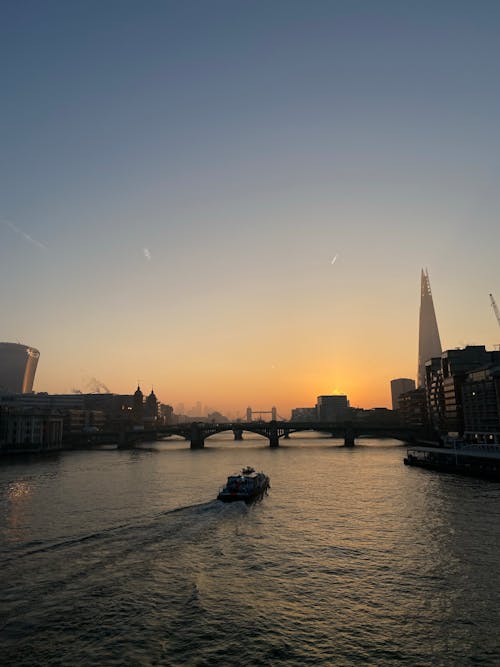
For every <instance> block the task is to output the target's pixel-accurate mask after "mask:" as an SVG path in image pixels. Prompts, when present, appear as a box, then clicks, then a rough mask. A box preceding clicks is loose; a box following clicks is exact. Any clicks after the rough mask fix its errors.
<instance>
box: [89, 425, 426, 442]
mask: <svg viewBox="0 0 500 667" xmlns="http://www.w3.org/2000/svg"><path fill="white" fill-rule="evenodd" d="M227 431H232V432H233V434H234V439H235V441H241V440H243V433H244V432H245V431H247V432H249V433H254V434H256V435H261V436H263V437H264V438H267V439H268V440H269V446H270V447H273V448H276V447H279V444H280V440H281V439H288V438H289V436H290V435H291V434H292V433H300V432H304V431H316V432H319V433H327V434H329V435H330V436H331V437H332V438H340V439H343V440H344V445H345V446H346V447H353V446H354V445H355V442H356V438H360V437H362V436H364V437H376V438H394V439H396V440H401V441H402V442H410V443H411V442H415V440H416V438H417V437H419V436H423V435H424V434H422V432H421V429H419V428H416V427H412V426H403V425H401V426H398V425H388V424H383V423H379V424H377V423H370V424H369V425H368V424H362V423H357V422H295V421H276V420H273V421H270V422H255V421H253V422H227V423H221V424H213V423H208V422H192V423H185V424H175V425H171V426H156V427H155V428H154V429H147V430H144V431H123V432H121V433H96V434H94V435H93V436H92V437H91V438H89V443H90V444H93V443H95V444H97V443H102V442H103V441H106V442H108V443H109V442H112V441H113V442H117V443H118V446H119V447H123V448H126V447H131V446H133V445H134V444H135V443H136V442H144V441H153V440H162V439H164V438H168V437H170V436H173V435H177V436H181V437H183V438H185V439H186V440H189V442H190V446H191V449H203V448H204V447H205V441H206V440H207V438H210V436H212V435H215V434H217V433H224V432H227Z"/></svg>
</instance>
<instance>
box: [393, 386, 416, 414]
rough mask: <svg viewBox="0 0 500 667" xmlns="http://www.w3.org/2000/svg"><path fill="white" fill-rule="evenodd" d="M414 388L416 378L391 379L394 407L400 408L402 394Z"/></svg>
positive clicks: (395, 408) (394, 408)
mask: <svg viewBox="0 0 500 667" xmlns="http://www.w3.org/2000/svg"><path fill="white" fill-rule="evenodd" d="M414 389H415V380H410V378H397V379H395V380H391V399H392V409H393V410H397V409H398V399H399V397H400V396H401V394H405V393H406V392H407V391H413V390H414Z"/></svg>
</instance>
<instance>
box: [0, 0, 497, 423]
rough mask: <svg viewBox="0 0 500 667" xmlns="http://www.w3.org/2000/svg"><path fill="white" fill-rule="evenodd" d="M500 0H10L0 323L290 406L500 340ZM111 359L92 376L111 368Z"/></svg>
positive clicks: (115, 361) (81, 373) (373, 394)
mask: <svg viewBox="0 0 500 667" xmlns="http://www.w3.org/2000/svg"><path fill="white" fill-rule="evenodd" d="M499 34H500V3H498V2H493V1H492V2H489V1H482V0H479V1H477V2H469V1H467V2H462V1H460V0H453V1H449V2H448V1H439V0H432V1H431V0H429V1H426V0H421V1H420V2H402V1H401V0H395V1H394V2H385V1H382V0H380V1H376V0H372V1H357V0H346V1H345V2H342V1H335V0H331V1H328V2H326V1H325V2H324V1H320V0H317V1H314V0H313V1H310V0H304V1H302V2H296V1H293V0H287V1H281V0H266V1H262V2H260V1H256V2H247V1H243V0H232V1H231V2H227V1H225V0H220V1H219V0H204V1H201V0H200V1H198V2H191V1H189V0H180V1H178V2H173V1H168V0H163V1H161V2H160V1H153V0H147V1H145V2H138V1H134V2H131V1H128V0H116V1H114V0H106V1H105V2H103V1H102V0H99V1H96V2H93V1H89V0H86V1H85V2H83V1H81V2H76V1H72V0H65V1H59V2H56V1H54V2H52V1H48V0H47V1H43V0H42V1H40V0H36V1H22V2H17V1H14V0H6V1H4V2H3V3H2V18H1V21H0V59H1V62H2V67H1V70H0V77H1V93H2V96H1V98H2V102H1V114H0V128H1V129H0V132H1V135H0V137H1V138H0V221H1V222H0V280H1V284H2V289H1V302H0V307H1V327H0V340H2V341H11V342H16V341H19V342H22V343H26V344H29V345H32V346H34V347H36V348H38V349H39V350H40V352H41V356H40V362H39V365H38V372H37V377H36V380H35V389H36V390H37V391H49V392H68V391H71V390H72V389H75V388H76V389H81V390H86V389H88V388H89V386H90V384H91V378H97V379H98V380H99V381H101V382H103V383H105V384H106V386H107V387H109V388H110V390H111V391H113V392H120V393H122V392H123V393H131V392H132V391H134V389H135V386H136V383H137V381H138V380H139V381H140V383H141V386H142V387H143V389H144V390H145V391H149V390H150V389H151V386H154V389H155V392H156V393H157V395H158V397H159V399H160V400H162V401H163V402H166V403H171V404H173V405H176V404H177V403H179V402H183V403H184V404H185V405H186V407H189V406H190V405H192V404H193V403H195V402H196V401H198V400H199V401H201V402H202V403H203V404H208V405H210V406H213V407H214V408H217V409H219V410H221V411H240V412H241V414H243V413H244V410H245V409H246V406H247V405H251V406H252V407H254V408H255V409H257V408H260V409H270V407H271V406H272V405H276V406H277V408H278V412H279V413H280V414H281V415H283V416H288V414H289V411H290V409H291V408H293V407H296V406H308V405H314V403H315V399H316V396H317V395H319V394H329V393H347V394H348V396H349V399H350V401H351V404H352V405H356V406H361V407H366V408H369V407H373V406H382V405H389V404H390V400H389V399H390V387H389V381H390V380H391V378H395V377H415V375H416V369H417V343H418V341H417V336H418V330H417V327H418V307H419V298H420V295H419V289H420V270H421V268H422V267H427V268H428V270H429V275H430V280H431V286H432V290H433V296H434V304H435V308H436V315H437V319H438V324H439V328H440V333H441V341H442V344H443V348H444V349H447V348H452V347H458V346H463V345H466V344H472V343H475V344H485V345H487V346H488V347H489V348H492V347H493V345H494V344H496V343H498V342H499V341H500V329H499V327H498V325H497V323H496V320H495V317H494V314H493V311H492V309H491V306H490V302H489V296H488V294H489V293H490V292H492V293H493V294H494V295H495V296H496V298H497V301H499V302H500V262H499V253H500V187H499V177H500V133H499V119H500V87H499V85H498V82H499V81H500V40H499V38H498V35H499ZM89 383H90V384H89Z"/></svg>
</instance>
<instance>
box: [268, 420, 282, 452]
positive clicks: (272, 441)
mask: <svg viewBox="0 0 500 667" xmlns="http://www.w3.org/2000/svg"><path fill="white" fill-rule="evenodd" d="M267 437H268V438H269V447H279V446H280V439H279V435H278V427H277V425H276V422H274V423H273V422H271V423H270V427H269V429H268V430H267Z"/></svg>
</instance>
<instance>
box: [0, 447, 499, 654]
mask: <svg viewBox="0 0 500 667" xmlns="http://www.w3.org/2000/svg"><path fill="white" fill-rule="evenodd" d="M245 437H246V439H245V440H244V441H243V442H241V443H235V442H233V441H231V440H230V439H229V436H228V434H224V435H222V434H221V435H220V436H218V437H216V436H214V437H212V438H210V439H209V440H207V443H206V444H207V447H206V449H205V450H202V451H190V450H189V449H188V448H187V446H186V443H185V442H184V441H173V442H164V443H153V444H151V445H144V447H143V448H141V449H135V450H128V451H118V450H115V449H101V450H99V451H95V450H94V451H76V452H65V453H61V454H57V455H54V456H52V457H50V458H40V459H36V460H33V459H29V460H25V459H17V460H9V461H2V463H1V467H0V504H1V510H0V511H1V514H0V560H1V563H0V572H1V575H0V576H1V578H2V582H1V586H0V595H1V605H0V606H1V619H0V640H1V645H2V658H1V659H2V664H4V665H27V666H30V667H32V666H34V665H71V666H72V667H78V666H80V665H100V666H108V665H138V666H139V665H172V666H177V665H192V666H205V665H206V666H208V665H217V666H219V665H231V666H233V665H248V666H253V665H286V666H299V665H300V666H302V665H364V664H367V665H405V664H406V665H433V666H434V665H499V664H500V639H499V636H498V628H499V627H500V583H499V582H500V577H499V575H500V567H499V565H500V537H499V526H500V485H499V484H495V483H493V482H488V481H484V480H475V479H470V478H461V477H457V476H454V475H442V474H438V473H432V472H428V471H424V470H419V469H415V468H408V467H406V466H404V465H403V456H404V453H405V450H404V448H402V447H401V446H398V445H399V443H398V442H396V441H391V440H361V441H359V443H358V445H357V446H356V447H355V448H354V449H346V448H344V447H341V446H339V445H341V443H340V442H339V441H336V440H332V439H329V438H322V437H317V436H314V435H312V434H311V435H310V436H309V437H306V436H304V435H302V436H301V437H296V438H295V439H290V440H289V441H284V443H283V444H284V446H281V447H280V448H279V449H276V450H272V449H270V448H269V447H268V446H267V441H265V440H263V439H259V438H258V437H257V436H250V435H246V436H245ZM285 443H286V444H285ZM245 465H253V466H254V467H255V468H256V469H258V470H263V471H265V472H266V473H267V474H268V475H269V476H270V478H271V487H272V488H271V490H270V492H269V495H268V496H267V497H266V498H264V499H263V501H262V502H259V503H256V504H254V505H252V506H247V505H245V504H243V503H234V504H223V503H220V502H218V501H216V500H214V498H215V496H216V493H217V491H218V487H219V486H220V485H221V484H222V483H223V482H224V481H225V479H226V477H227V475H228V474H229V473H231V472H233V471H236V470H238V469H240V468H241V467H243V466H245Z"/></svg>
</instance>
